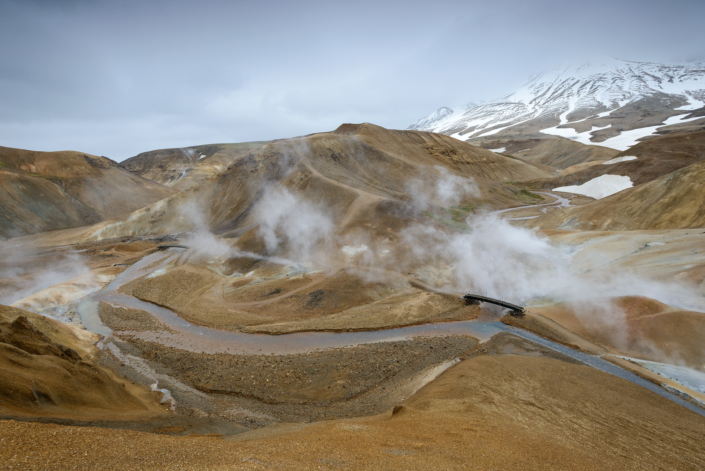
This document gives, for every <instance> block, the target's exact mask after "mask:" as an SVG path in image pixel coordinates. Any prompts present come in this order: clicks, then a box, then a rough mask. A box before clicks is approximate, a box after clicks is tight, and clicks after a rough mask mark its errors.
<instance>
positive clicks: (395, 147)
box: [83, 124, 550, 239]
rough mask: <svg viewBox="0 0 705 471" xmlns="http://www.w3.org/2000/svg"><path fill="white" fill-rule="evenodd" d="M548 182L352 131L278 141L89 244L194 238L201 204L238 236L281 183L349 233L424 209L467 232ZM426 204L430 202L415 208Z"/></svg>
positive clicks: (496, 159) (503, 161) (373, 129)
mask: <svg viewBox="0 0 705 471" xmlns="http://www.w3.org/2000/svg"><path fill="white" fill-rule="evenodd" d="M549 175H550V174H549V173H548V172H546V171H545V170H543V169H541V168H538V167H536V166H533V165H531V164H529V163H526V162H523V161H521V160H518V159H513V158H511V157H507V156H504V155H500V154H495V153H493V152H490V151H488V150H486V149H482V148H479V147H475V146H472V145H470V144H467V143H464V142H461V141H458V140H456V139H453V138H451V137H448V136H444V135H440V134H433V133H427V132H418V131H392V130H387V129H384V128H382V127H379V126H375V125H372V124H359V125H358V124H346V125H342V126H341V127H340V128H338V129H337V130H336V131H334V132H327V133H318V134H312V135H309V136H304V137H298V138H293V139H282V140H277V141H272V142H269V143H267V144H265V145H263V146H261V147H259V148H257V149H255V150H254V151H252V152H250V153H248V154H247V155H244V156H242V157H240V158H238V159H236V160H235V161H234V162H233V163H232V164H231V165H230V166H229V167H228V168H227V169H226V170H225V171H223V172H222V173H220V174H218V175H215V176H213V177H212V178H209V179H208V180H207V181H203V182H202V183H201V184H199V185H196V186H194V187H192V188H190V189H189V190H187V191H184V192H182V193H179V194H178V195H175V196H174V197H172V198H169V199H167V200H165V201H162V202H159V203H157V204H155V205H152V206H151V207H147V208H143V209H141V210H139V211H137V212H135V213H133V214H131V215H130V216H129V218H124V220H123V221H118V222H116V223H110V224H101V225H98V226H95V227H94V228H92V229H91V230H90V231H89V232H86V233H84V235H83V236H84V237H88V238H89V239H95V238H106V237H122V236H130V235H138V234H147V233H150V234H154V233H167V232H168V233H173V232H180V231H185V230H190V228H191V227H190V226H189V221H188V218H184V208H185V207H187V206H188V207H192V206H194V205H195V206H196V207H198V208H199V210H198V211H197V212H198V213H199V214H200V215H201V216H200V217H202V218H205V219H206V222H207V223H208V226H209V228H210V229H211V230H212V231H214V232H215V233H217V234H220V235H223V236H227V237H234V236H239V235H242V234H244V233H245V232H246V231H248V230H250V229H252V228H253V227H254V226H255V225H256V224H257V220H258V217H259V214H260V213H259V212H258V211H259V208H258V203H259V202H260V200H261V198H262V197H263V195H264V193H265V190H266V189H267V188H268V187H270V186H271V185H273V184H277V185H279V186H280V187H281V188H286V189H288V191H291V192H293V193H294V194H296V195H298V197H300V198H303V199H304V200H305V201H309V202H311V203H315V204H319V203H320V204H321V205H323V206H325V208H326V210H325V211H326V212H327V214H328V215H329V216H330V217H331V218H333V220H334V222H335V223H336V224H341V225H343V226H355V225H356V224H358V223H361V221H362V220H363V219H365V220H367V219H370V218H372V219H373V220H374V222H372V221H369V220H368V221H367V222H366V223H365V224H368V225H372V226H377V227H382V226H384V225H387V224H390V223H391V221H393V220H394V219H395V218H397V217H398V216H399V215H400V214H402V213H403V212H404V211H408V210H411V209H412V208H413V207H417V210H416V213H417V216H422V214H421V212H420V211H418V209H421V210H423V209H424V208H423V207H420V206H424V205H426V204H430V207H429V208H426V209H428V210H429V211H431V212H432V213H433V212H434V211H441V214H439V215H436V216H437V217H438V218H439V219H443V218H446V219H449V220H451V219H453V218H454V219H457V220H458V222H461V223H462V221H463V220H464V217H465V216H467V215H468V214H471V213H474V212H479V211H481V210H492V209H501V208H507V207H512V206H519V205H522V204H531V203H535V202H537V201H540V200H541V197H540V196H537V195H534V194H532V193H530V192H526V191H524V192H522V191H521V190H520V189H519V188H517V187H516V186H515V185H512V183H514V182H521V181H526V180H534V179H536V178H545V177H548V176H549ZM449 182H456V183H454V184H455V185H456V186H457V188H455V189H454V190H453V192H454V193H457V194H460V195H461V197H460V199H458V200H457V201H454V202H453V203H448V202H444V201H442V199H443V197H442V195H441V194H439V193H438V192H439V190H438V188H439V185H441V186H443V185H445V184H446V183H449ZM441 193H442V191H441ZM419 198H422V199H424V200H425V202H424V203H423V204H420V205H419V204H416V203H418V199H419ZM451 205H454V206H458V208H456V209H452V208H450V207H449V206H451ZM419 207H420V208H419ZM460 207H462V208H460ZM434 208H435V209H434ZM400 211H401V212H400ZM453 211H456V212H458V211H459V213H457V214H455V213H453ZM412 213H413V211H412Z"/></svg>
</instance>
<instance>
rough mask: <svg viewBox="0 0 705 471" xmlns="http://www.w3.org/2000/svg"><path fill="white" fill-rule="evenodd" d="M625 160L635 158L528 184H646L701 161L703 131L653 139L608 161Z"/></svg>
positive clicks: (704, 157)
mask: <svg viewBox="0 0 705 471" xmlns="http://www.w3.org/2000/svg"><path fill="white" fill-rule="evenodd" d="M628 156H633V157H637V158H636V159H635V160H628V161H624V162H618V163H615V164H610V165H593V166H590V167H589V168H585V169H583V170H580V171H577V172H574V173H571V174H570V175H564V176H560V177H556V178H551V179H548V180H545V179H544V180H538V181H536V182H531V185H532V186H535V187H539V188H546V189H552V188H559V187H562V186H571V185H581V184H583V183H585V182H587V181H589V180H592V179H593V178H597V177H599V176H601V175H626V176H628V177H629V178H630V179H631V181H632V183H633V184H634V186H636V185H640V184H642V183H646V182H650V181H652V180H654V179H656V178H659V177H661V176H663V175H667V174H669V173H671V172H675V171H676V170H678V169H681V168H683V167H686V166H688V165H691V164H694V163H696V162H700V161H702V160H705V131H697V132H690V133H679V134H667V135H665V136H659V137H654V138H652V139H649V140H648V141H645V142H641V143H639V144H637V145H635V146H634V147H632V148H630V149H629V150H626V151H624V152H619V153H615V155H613V156H612V157H610V158H619V157H628Z"/></svg>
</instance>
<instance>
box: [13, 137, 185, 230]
mask: <svg viewBox="0 0 705 471" xmlns="http://www.w3.org/2000/svg"><path fill="white" fill-rule="evenodd" d="M0 182H1V183H2V188H3V190H4V191H3V192H2V193H1V194H0V207H1V208H2V211H1V213H0V238H10V237H17V236H21V235H26V234H34V233H37V232H43V231H50V230H55V229H64V228H69V227H76V226H84V225H88V224H94V223H96V222H99V221H102V220H105V219H111V218H116V217H119V216H122V215H124V214H127V213H129V212H131V211H134V210H136V209H138V208H141V207H143V206H145V205H147V204H150V203H153V202H155V201H158V200H160V199H162V198H166V197H167V196H170V195H172V194H173V193H174V190H171V189H169V188H166V187H164V186H162V185H159V184H157V183H154V182H151V181H149V180H146V179H144V178H141V177H139V176H137V175H134V174H132V173H130V172H129V171H127V170H125V169H124V168H122V167H121V166H120V165H119V164H117V163H115V162H113V161H112V160H110V159H108V158H105V157H97V156H94V155H88V154H82V153H80V152H73V151H63V152H35V151H28V150H22V149H12V148H9V147H0Z"/></svg>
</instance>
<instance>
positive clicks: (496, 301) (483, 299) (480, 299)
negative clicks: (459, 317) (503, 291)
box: [462, 294, 524, 314]
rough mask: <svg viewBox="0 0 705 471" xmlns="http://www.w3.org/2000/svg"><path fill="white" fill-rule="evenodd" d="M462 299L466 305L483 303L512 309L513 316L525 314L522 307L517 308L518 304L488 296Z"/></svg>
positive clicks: (471, 296)
mask: <svg viewBox="0 0 705 471" xmlns="http://www.w3.org/2000/svg"><path fill="white" fill-rule="evenodd" d="M462 299H464V300H465V304H479V303H481V302H482V303H490V304H496V305H498V306H502V307H506V308H509V309H511V310H512V314H524V308H523V307H522V306H517V305H516V304H512V303H508V302H507V301H502V300H501V299H494V298H488V297H487V296H480V295H479V294H466V295H465V296H463V298H462Z"/></svg>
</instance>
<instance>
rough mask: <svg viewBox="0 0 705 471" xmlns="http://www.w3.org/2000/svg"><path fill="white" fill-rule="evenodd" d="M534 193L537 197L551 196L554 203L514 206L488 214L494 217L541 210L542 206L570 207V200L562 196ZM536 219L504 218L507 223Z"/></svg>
mask: <svg viewBox="0 0 705 471" xmlns="http://www.w3.org/2000/svg"><path fill="white" fill-rule="evenodd" d="M536 193H537V194H539V195H546V196H551V197H553V198H556V201H552V202H550V203H543V204H534V205H531V206H516V207H514V208H507V209H500V210H499V211H492V212H491V213H490V214H494V215H496V216H499V215H500V214H503V213H508V212H509V211H515V210H518V209H533V208H542V207H544V206H556V207H558V208H569V207H570V200H569V199H567V198H563V197H562V196H558V195H556V194H553V193H548V192H544V191H537V192H536ZM546 209H548V208H546ZM546 209H544V210H543V211H542V212H546ZM537 217H538V216H524V217H518V218H506V220H507V221H522V220H525V219H534V218H537Z"/></svg>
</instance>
